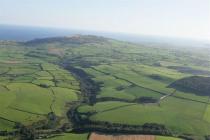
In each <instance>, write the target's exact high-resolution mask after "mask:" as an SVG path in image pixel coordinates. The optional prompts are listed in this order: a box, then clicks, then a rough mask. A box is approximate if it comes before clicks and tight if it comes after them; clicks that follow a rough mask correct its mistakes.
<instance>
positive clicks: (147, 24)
mask: <svg viewBox="0 0 210 140" xmlns="http://www.w3.org/2000/svg"><path fill="white" fill-rule="evenodd" d="M0 24H18V25H33V26H47V27H61V28H70V29H86V30H96V31H111V32H124V33H134V34H146V35H162V36H175V37H187V38H197V39H209V40H210V0H0Z"/></svg>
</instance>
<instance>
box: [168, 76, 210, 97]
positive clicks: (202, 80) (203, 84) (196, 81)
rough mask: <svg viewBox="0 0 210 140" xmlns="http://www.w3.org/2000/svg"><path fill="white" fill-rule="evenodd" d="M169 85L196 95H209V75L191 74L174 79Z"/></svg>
mask: <svg viewBox="0 0 210 140" xmlns="http://www.w3.org/2000/svg"><path fill="white" fill-rule="evenodd" d="M170 87H173V88H175V89H177V90H182V91H185V92H192V93H195V94H197V95H204V96H209V95H210V77H202V76H191V77H187V78H183V79H180V80H177V81H175V82H174V83H172V84H171V85H170Z"/></svg>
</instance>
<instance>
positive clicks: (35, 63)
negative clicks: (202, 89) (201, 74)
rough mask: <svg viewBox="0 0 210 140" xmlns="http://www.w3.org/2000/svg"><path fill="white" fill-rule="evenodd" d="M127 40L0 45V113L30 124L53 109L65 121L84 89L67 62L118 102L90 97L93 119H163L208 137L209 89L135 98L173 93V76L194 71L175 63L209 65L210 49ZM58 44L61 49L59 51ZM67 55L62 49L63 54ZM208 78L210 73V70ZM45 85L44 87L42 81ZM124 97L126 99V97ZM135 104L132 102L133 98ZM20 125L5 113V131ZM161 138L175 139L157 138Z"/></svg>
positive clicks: (1, 125) (177, 129)
mask: <svg viewBox="0 0 210 140" xmlns="http://www.w3.org/2000/svg"><path fill="white" fill-rule="evenodd" d="M145 45H148V44H144V45H139V44H132V43H126V42H121V41H116V40H111V39H109V40H108V42H103V43H98V42H95V41H94V43H85V44H84V43H80V44H71V43H67V44H66V43H62V42H57V43H43V44H39V45H38V46H36V47H31V46H30V47H29V46H22V44H18V43H15V42H7V43H2V42H1V43H0V103H1V106H0V110H1V112H0V117H3V118H6V119H9V120H11V121H17V122H21V123H23V124H26V125H30V124H32V123H33V122H37V121H39V120H42V119H45V118H44V116H43V114H45V115H46V114H48V113H49V112H51V111H53V112H55V114H56V115H57V116H59V118H64V119H65V121H63V122H66V120H67V117H66V111H67V110H68V109H69V107H70V106H71V104H69V103H72V102H74V101H78V100H79V99H78V96H77V95H78V93H80V92H81V91H80V84H79V81H78V80H76V79H75V78H74V76H73V75H72V74H71V73H69V72H68V71H67V70H64V69H63V68H61V67H60V66H58V64H59V63H60V62H61V61H64V62H68V63H70V65H71V66H74V67H77V68H81V69H83V70H84V71H85V72H87V74H89V75H90V77H91V78H92V79H93V80H94V81H95V82H99V83H100V86H101V87H100V91H99V92H98V93H97V99H103V98H106V97H111V99H114V100H115V101H113V100H111V99H110V98H108V99H110V100H108V101H106V102H97V103H96V104H95V105H93V106H89V105H87V104H85V103H83V104H82V106H81V107H79V108H78V111H79V112H83V113H85V112H95V113H94V114H93V115H92V116H90V119H91V120H92V121H107V122H113V123H122V124H139V125H142V124H144V123H159V124H163V125H165V126H166V127H168V128H169V129H170V130H172V131H173V133H174V134H176V135H182V134H190V135H195V136H197V135H198V136H201V137H202V136H205V135H210V127H209V126H210V120H209V118H210V117H209V114H210V109H209V108H210V107H209V105H208V104H207V103H208V102H209V95H207V96H199V95H195V94H193V93H191V92H181V91H178V90H177V91H176V92H175V93H174V94H173V95H171V96H168V97H166V98H165V99H163V100H161V101H160V106H158V104H137V103H134V102H133V100H136V99H138V98H140V97H152V98H155V99H157V100H159V99H161V97H163V96H164V95H165V94H167V95H170V94H171V93H173V92H174V91H175V89H173V88H168V85H170V84H171V83H172V82H174V81H176V80H179V79H181V78H184V77H189V76H193V75H192V74H190V73H182V72H180V71H178V70H176V69H169V68H168V67H170V66H184V67H190V68H195V69H199V70H205V71H210V62H209V59H210V56H209V51H207V50H204V49H201V48H197V49H191V48H184V47H183V48H182V49H181V51H180V48H178V47H177V48H176V47H173V46H170V47H169V46H164V45H163V46H162V45H161V46H159V45H157V44H154V45H152V46H150V45H149V47H148V46H146V47H145ZM58 47H59V49H57V48H58ZM61 53H62V55H61ZM206 76H207V75H206ZM43 85H45V86H43ZM121 99H123V100H125V101H127V102H120V100H121ZM128 102H129V103H128ZM13 127H14V123H12V122H9V121H6V120H3V119H0V130H11V129H13ZM86 138H87V134H82V135H79V134H71V133H68V134H63V136H60V137H55V138H52V139H78V140H80V139H81V140H83V139H86ZM156 139H158V140H161V139H163V140H164V139H174V138H169V137H160V136H159V137H157V138H156Z"/></svg>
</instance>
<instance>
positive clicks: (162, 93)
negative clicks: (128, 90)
mask: <svg viewBox="0 0 210 140" xmlns="http://www.w3.org/2000/svg"><path fill="white" fill-rule="evenodd" d="M91 68H92V69H93V70H95V71H97V72H100V73H102V74H105V75H109V76H112V77H114V78H116V79H120V80H123V81H126V82H128V83H130V84H131V85H133V86H136V87H140V88H144V89H147V90H150V91H153V92H156V93H159V94H161V95H164V96H165V95H169V94H167V93H164V92H161V91H157V90H154V89H151V88H147V87H144V86H141V85H138V84H136V83H134V82H132V81H129V80H127V79H125V78H121V77H118V76H116V75H113V74H110V73H107V72H103V71H100V70H98V69H96V68H94V67H91ZM171 97H174V98H177V99H182V100H187V101H193V102H198V103H204V104H210V103H209V102H204V101H198V100H194V99H189V98H185V97H180V96H176V95H174V94H173V95H171Z"/></svg>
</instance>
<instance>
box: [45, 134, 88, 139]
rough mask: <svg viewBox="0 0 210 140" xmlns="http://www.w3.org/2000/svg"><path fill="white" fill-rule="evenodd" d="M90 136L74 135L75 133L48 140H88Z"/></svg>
mask: <svg viewBox="0 0 210 140" xmlns="http://www.w3.org/2000/svg"><path fill="white" fill-rule="evenodd" d="M87 137H88V134H73V133H64V134H63V135H61V136H57V137H54V138H50V139H47V140H87Z"/></svg>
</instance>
